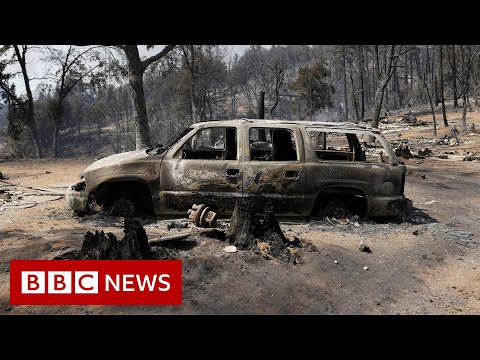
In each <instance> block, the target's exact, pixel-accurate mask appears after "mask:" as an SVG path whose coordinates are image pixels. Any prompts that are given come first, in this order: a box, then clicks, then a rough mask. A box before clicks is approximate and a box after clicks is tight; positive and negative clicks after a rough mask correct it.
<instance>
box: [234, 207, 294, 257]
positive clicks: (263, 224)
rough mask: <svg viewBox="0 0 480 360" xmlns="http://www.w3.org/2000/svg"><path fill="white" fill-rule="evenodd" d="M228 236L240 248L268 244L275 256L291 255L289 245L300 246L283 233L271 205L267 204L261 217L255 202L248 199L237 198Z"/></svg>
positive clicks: (251, 247)
mask: <svg viewBox="0 0 480 360" xmlns="http://www.w3.org/2000/svg"><path fill="white" fill-rule="evenodd" d="M226 238H227V240H228V241H229V242H230V243H234V245H235V246H236V247H237V248H239V249H256V248H257V245H258V244H259V243H263V244H268V245H267V246H268V248H269V250H268V251H269V253H270V254H271V255H273V256H274V257H278V256H280V255H283V254H285V255H287V256H289V252H288V250H286V248H287V246H288V245H297V246H298V244H290V242H289V241H288V240H287V238H286V237H285V235H284V234H283V232H282V229H281V228H280V224H279V223H278V220H277V218H276V217H275V214H274V213H273V207H272V206H271V205H269V204H267V205H266V206H265V214H264V215H263V217H260V216H258V215H256V208H255V204H254V203H253V201H251V200H248V199H240V200H237V203H236V204H235V209H234V210H233V214H232V219H231V221H230V227H229V228H228V230H227V234H226ZM285 251H287V252H285Z"/></svg>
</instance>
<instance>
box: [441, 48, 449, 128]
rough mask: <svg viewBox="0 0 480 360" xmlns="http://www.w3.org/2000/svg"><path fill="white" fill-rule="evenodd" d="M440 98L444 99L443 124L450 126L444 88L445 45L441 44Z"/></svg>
mask: <svg viewBox="0 0 480 360" xmlns="http://www.w3.org/2000/svg"><path fill="white" fill-rule="evenodd" d="M439 72H440V100H441V101H442V115H443V126H445V127H447V126H448V120H447V113H446V111H445V92H444V89H443V46H442V45H440V69H439Z"/></svg>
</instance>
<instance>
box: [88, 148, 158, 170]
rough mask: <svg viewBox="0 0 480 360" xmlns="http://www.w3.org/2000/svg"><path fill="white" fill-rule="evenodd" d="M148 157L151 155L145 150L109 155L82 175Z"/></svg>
mask: <svg viewBox="0 0 480 360" xmlns="http://www.w3.org/2000/svg"><path fill="white" fill-rule="evenodd" d="M150 156H151V155H148V154H147V152H146V150H134V151H127V152H124V153H120V154H115V155H110V156H107V157H104V158H102V159H100V160H97V161H95V162H93V163H92V164H90V165H89V166H88V167H87V168H86V169H85V170H84V171H83V174H85V173H88V172H91V171H95V170H98V169H101V168H105V167H111V166H119V165H125V164H128V163H130V162H132V161H133V162H135V161H142V160H146V159H148V158H149V157H150Z"/></svg>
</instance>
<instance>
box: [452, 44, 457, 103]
mask: <svg viewBox="0 0 480 360" xmlns="http://www.w3.org/2000/svg"><path fill="white" fill-rule="evenodd" d="M452 87H453V107H454V108H457V107H458V95H457V64H456V55H455V45H452Z"/></svg>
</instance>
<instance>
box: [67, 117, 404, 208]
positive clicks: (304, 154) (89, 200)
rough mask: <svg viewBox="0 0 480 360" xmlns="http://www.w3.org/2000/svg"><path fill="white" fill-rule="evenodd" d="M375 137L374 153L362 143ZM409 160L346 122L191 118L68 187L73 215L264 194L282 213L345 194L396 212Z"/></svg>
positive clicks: (349, 200)
mask: <svg viewBox="0 0 480 360" xmlns="http://www.w3.org/2000/svg"><path fill="white" fill-rule="evenodd" d="M371 136H373V137H374V138H375V143H376V144H378V145H379V147H380V150H378V149H372V148H370V147H368V146H367V143H366V141H365V140H366V138H367V137H371ZM405 170H406V169H405V166H404V165H403V164H402V163H400V162H399V161H398V159H397V158H396V156H395V154H394V153H393V151H392V150H391V148H390V146H389V144H388V142H387V141H386V140H385V138H384V137H383V136H382V134H381V133H380V132H379V131H378V130H376V129H368V128H365V127H361V126H357V125H355V124H351V123H333V122H325V123H322V122H307V121H280V120H252V119H242V120H230V121H210V122H201V123H196V124H193V125H192V126H191V127H190V128H189V129H187V130H186V131H185V132H184V133H183V134H182V136H181V137H180V138H179V139H178V140H177V141H175V142H174V143H173V144H171V145H170V146H168V147H167V148H166V149H163V148H154V149H147V150H138V151H130V152H126V153H121V154H116V155H112V156H108V157H105V158H103V159H100V160H98V161H96V162H94V163H92V164H91V165H90V166H89V167H87V168H86V169H85V170H84V172H83V173H82V179H83V181H82V182H80V183H77V184H75V185H72V186H71V187H70V188H69V189H68V191H67V203H68V204H69V206H70V207H71V208H72V209H74V210H76V211H78V212H88V211H92V210H93V211H98V210H101V209H107V208H111V207H113V206H115V204H117V203H118V202H119V201H127V202H128V203H129V204H131V205H132V206H133V208H134V209H135V211H141V212H151V213H154V214H156V215H180V214H181V215H182V216H184V215H185V213H186V211H187V210H188V209H189V208H190V207H191V206H192V204H195V203H196V204H200V203H205V204H208V206H209V207H210V208H212V209H215V211H216V212H217V213H219V214H220V215H230V214H231V212H232V210H233V208H234V206H235V200H236V199H238V198H241V197H246V198H250V199H252V200H254V201H255V203H256V204H257V206H259V208H260V209H261V208H262V205H263V204H264V202H265V200H270V201H271V203H272V204H273V208H274V212H275V214H276V215H280V216H303V217H310V216H315V215H317V214H318V213H319V212H321V211H322V209H325V208H326V207H327V206H328V204H329V203H330V202H331V201H332V200H335V201H338V199H341V200H342V201H344V202H345V203H346V204H348V205H349V206H351V207H352V208H354V209H355V211H356V212H358V213H361V214H362V215H366V216H372V217H383V216H394V215H398V214H400V213H401V212H402V211H403V210H404V207H405V205H406V199H405V196H404V194H403V193H404V184H405Z"/></svg>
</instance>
